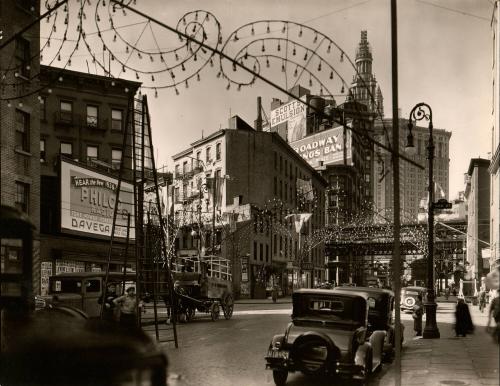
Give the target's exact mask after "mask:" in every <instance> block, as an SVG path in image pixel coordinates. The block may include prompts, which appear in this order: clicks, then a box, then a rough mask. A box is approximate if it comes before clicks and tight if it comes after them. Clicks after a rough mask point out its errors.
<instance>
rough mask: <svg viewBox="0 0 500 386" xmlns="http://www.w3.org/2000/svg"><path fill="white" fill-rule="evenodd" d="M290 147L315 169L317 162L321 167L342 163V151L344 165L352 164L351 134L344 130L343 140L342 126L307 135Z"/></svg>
mask: <svg viewBox="0 0 500 386" xmlns="http://www.w3.org/2000/svg"><path fill="white" fill-rule="evenodd" d="M290 146H292V148H293V149H294V150H295V151H296V152H297V153H299V154H300V155H301V156H302V158H304V159H305V160H306V161H307V162H308V163H309V164H310V165H311V166H313V167H317V166H318V165H319V161H322V162H323V165H329V164H341V163H344V151H345V157H346V165H351V163H352V148H351V132H350V130H346V136H345V138H344V128H343V127H342V126H338V127H334V128H332V129H329V130H325V131H321V132H319V133H317V134H313V135H309V136H308V137H306V138H303V139H301V140H299V141H295V142H293V143H290Z"/></svg>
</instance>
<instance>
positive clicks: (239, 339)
mask: <svg viewBox="0 0 500 386" xmlns="http://www.w3.org/2000/svg"><path fill="white" fill-rule="evenodd" d="M454 307H455V305H454V304H453V303H439V307H438V316H437V317H438V322H439V328H440V333H441V339H439V340H422V339H414V337H413V321H412V320H411V315H410V314H402V319H403V323H404V325H405V345H404V346H405V348H404V353H403V363H402V366H403V373H402V376H403V385H407V384H408V385H433V386H434V385H467V386H475V385H488V386H489V385H491V386H493V385H498V384H499V383H498V358H499V357H498V348H497V347H496V346H495V345H494V344H493V343H492V340H491V338H490V336H489V335H487V334H486V333H485V331H484V326H485V325H486V314H480V313H479V311H478V310H477V307H472V306H471V307H470V308H471V312H472V317H473V321H474V323H475V325H476V333H475V334H474V335H471V336H468V337H467V338H465V339H464V338H455V337H454V335H455V334H454V331H453V323H454V314H453V313H454ZM290 313H291V304H290V303H289V302H287V301H286V300H285V301H282V302H281V303H278V304H273V303H272V302H270V301H269V302H265V301H261V302H257V303H251V302H248V303H243V304H236V305H235V312H234V316H233V318H232V319H231V320H229V321H227V320H225V319H221V320H219V321H217V322H215V323H214V322H212V321H211V320H210V318H209V317H208V316H203V315H198V316H197V317H196V319H195V320H194V321H193V322H191V323H188V324H180V325H179V342H180V347H179V349H175V348H170V347H166V350H167V354H168V357H169V361H170V367H169V371H170V373H171V379H170V385H174V386H176V385H190V386H191V385H207V386H210V385H214V386H221V385H243V386H252V385H273V384H274V383H273V380H272V373H271V372H270V371H266V370H265V369H264V366H265V363H264V355H265V353H266V349H267V346H268V344H269V340H270V339H271V337H272V336H273V335H274V334H276V333H280V332H282V331H284V329H285V327H286V325H287V323H288V321H289V319H290V318H289V315H290ZM392 367H393V366H392V365H384V367H383V369H382V370H381V371H379V372H377V373H376V374H374V376H373V378H372V381H371V382H370V384H371V385H374V386H375V385H381V386H382V385H392V384H393V374H392ZM457 382H458V383H457ZM460 382H463V383H460ZM327 384H328V385H329V384H331V382H330V381H329V380H321V379H310V378H306V377H304V376H303V375H302V374H290V376H289V378H288V383H287V385H291V386H294V385H296V386H298V385H304V386H308V385H327Z"/></svg>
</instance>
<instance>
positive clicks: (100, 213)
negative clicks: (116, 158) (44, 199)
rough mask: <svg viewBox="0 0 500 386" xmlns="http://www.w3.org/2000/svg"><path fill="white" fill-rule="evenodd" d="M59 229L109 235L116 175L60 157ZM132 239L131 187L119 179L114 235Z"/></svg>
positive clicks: (132, 205) (99, 236) (78, 232)
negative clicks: (99, 171)
mask: <svg viewBox="0 0 500 386" xmlns="http://www.w3.org/2000/svg"><path fill="white" fill-rule="evenodd" d="M60 179H61V180H60V182H61V188H60V189H61V191H60V193H61V232H66V233H72V234H80V235H83V236H92V237H97V238H109V237H111V227H112V223H113V211H114V207H115V202H116V189H117V186H118V179H117V178H115V177H111V176H108V175H105V174H102V173H98V172H96V171H93V170H90V169H87V168H86V167H82V166H79V165H76V164H74V163H72V162H68V161H64V160H61V174H60ZM129 214H130V234H129V238H130V239H135V231H134V230H135V227H134V189H133V186H132V184H130V183H127V182H124V181H122V183H121V190H120V201H119V203H118V212H117V216H116V225H115V237H121V238H126V237H127V221H128V215H129Z"/></svg>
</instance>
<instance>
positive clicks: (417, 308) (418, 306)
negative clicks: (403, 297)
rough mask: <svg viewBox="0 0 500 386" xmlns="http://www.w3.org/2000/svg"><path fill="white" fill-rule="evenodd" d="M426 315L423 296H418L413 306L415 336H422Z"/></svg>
mask: <svg viewBox="0 0 500 386" xmlns="http://www.w3.org/2000/svg"><path fill="white" fill-rule="evenodd" d="M423 315H424V304H423V303H422V295H418V296H417V301H416V302H415V304H414V305H413V314H412V317H413V329H414V330H415V336H422V316H423Z"/></svg>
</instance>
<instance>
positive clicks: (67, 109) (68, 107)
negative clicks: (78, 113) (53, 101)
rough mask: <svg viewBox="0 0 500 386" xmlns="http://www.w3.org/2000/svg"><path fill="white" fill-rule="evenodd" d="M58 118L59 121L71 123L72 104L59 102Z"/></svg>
mask: <svg viewBox="0 0 500 386" xmlns="http://www.w3.org/2000/svg"><path fill="white" fill-rule="evenodd" d="M60 110H61V111H60V118H61V121H65V122H72V121H73V103H72V102H65V101H61V104H60Z"/></svg>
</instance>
